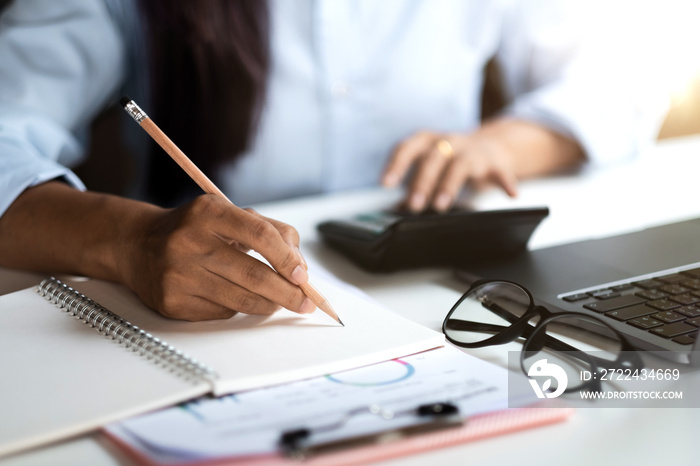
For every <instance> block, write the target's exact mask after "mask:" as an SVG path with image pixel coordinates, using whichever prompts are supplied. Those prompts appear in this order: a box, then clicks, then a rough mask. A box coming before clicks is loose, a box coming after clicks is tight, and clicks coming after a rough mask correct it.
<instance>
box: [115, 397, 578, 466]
mask: <svg viewBox="0 0 700 466" xmlns="http://www.w3.org/2000/svg"><path fill="white" fill-rule="evenodd" d="M574 411H575V410H574V408H571V407H566V406H563V405H562V406H561V407H551V405H549V407H541V406H538V405H534V406H529V407H523V408H509V409H507V410H503V411H496V412H492V413H486V414H481V415H478V416H474V417H470V418H469V419H467V420H466V422H465V423H464V425H462V426H460V427H454V428H447V429H443V430H438V431H434V432H430V433H424V434H418V435H412V436H409V437H404V438H401V439H398V440H395V441H390V442H386V443H377V444H370V445H365V446H361V447H356V448H347V449H343V450H338V451H334V452H332V453H326V454H322V455H317V456H313V457H310V458H307V459H304V460H302V461H299V460H293V459H290V458H286V457H283V456H280V455H263V456H254V457H250V456H249V457H235V458H218V459H212V460H204V461H193V462H177V463H173V464H176V465H178V466H223V465H232V466H244V465H249V466H278V465H279V466H292V465H296V466H298V465H300V464H303V465H308V466H316V465H318V466H321V465H328V464H332V465H334V466H350V465H358V464H367V463H370V462H376V461H383V460H388V459H392V458H397V457H400V456H407V455H412V454H416V453H421V452H426V451H430V450H435V449H438V448H444V447H448V446H453V445H458V444H461V443H466V442H472V441H475V440H480V439H483V438H487V437H494V436H497V435H503V434H507V433H510V432H516V431H519V430H524V429H531V428H534V427H539V426H544V425H547V424H554V423H556V422H562V421H564V420H566V419H568V418H569V417H570V416H571V415H572V414H573V413H574ZM104 433H105V435H106V436H107V437H108V438H109V439H110V440H111V441H112V442H114V443H115V444H117V445H118V446H119V447H120V448H121V449H122V450H123V451H124V452H125V453H127V454H128V455H129V457H130V458H131V459H132V460H134V461H136V462H137V463H138V464H140V465H143V466H164V464H163V463H158V462H154V461H152V460H151V458H150V457H148V456H146V455H145V454H143V453H141V452H140V451H138V450H136V449H134V448H132V447H131V446H130V445H128V444H126V443H124V442H122V441H121V440H120V439H118V438H116V437H114V436H112V435H110V434H109V432H107V431H104Z"/></svg>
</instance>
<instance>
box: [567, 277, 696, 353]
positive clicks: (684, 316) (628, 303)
mask: <svg viewBox="0 0 700 466" xmlns="http://www.w3.org/2000/svg"><path fill="white" fill-rule="evenodd" d="M561 299H563V300H564V301H567V302H569V303H580V304H581V305H582V306H583V307H584V308H586V309H589V310H591V311H595V312H597V313H599V314H601V315H603V316H605V317H608V318H610V319H614V320H617V321H622V322H625V323H627V324H628V325H632V326H633V327H637V328H640V329H642V330H647V331H648V332H649V333H650V334H652V335H656V336H658V337H659V338H665V339H670V340H672V341H674V342H676V343H679V344H681V345H692V344H693V343H695V339H696V337H697V335H698V328H699V327H700V268H696V269H691V270H684V271H682V272H678V273H671V274H665V275H660V276H658V277H652V278H646V279H644V280H638V281H630V282H629V283H622V284H619V283H618V284H616V285H615V286H609V287H608V286H605V285H602V286H601V287H597V288H596V289H594V290H592V291H586V292H581V293H574V294H567V295H564V296H561Z"/></svg>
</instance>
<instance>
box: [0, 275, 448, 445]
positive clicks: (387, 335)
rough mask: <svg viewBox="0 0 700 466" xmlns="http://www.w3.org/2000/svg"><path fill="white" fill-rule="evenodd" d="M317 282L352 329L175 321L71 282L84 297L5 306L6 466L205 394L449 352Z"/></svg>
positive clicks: (107, 288) (106, 286)
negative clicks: (34, 450) (45, 447)
mask: <svg viewBox="0 0 700 466" xmlns="http://www.w3.org/2000/svg"><path fill="white" fill-rule="evenodd" d="M314 282H315V284H316V285H317V286H318V287H319V289H320V290H321V291H322V292H323V293H324V295H325V296H326V297H327V298H328V299H329V301H330V302H332V303H333V306H334V307H335V309H336V310H337V312H338V314H339V315H341V316H342V319H343V322H344V323H345V325H346V326H345V327H342V326H340V325H338V324H337V323H336V322H335V321H333V320H332V319H331V318H330V317H328V316H327V315H325V314H324V313H322V312H320V311H317V312H315V313H314V314H310V315H298V314H295V313H292V312H290V311H287V310H281V311H279V312H277V313H276V314H274V315H273V316H269V317H264V316H248V315H243V314H238V315H236V316H234V317H233V318H231V319H228V320H218V321H209V322H195V323H193V322H182V321H174V320H170V319H167V318H165V317H162V316H160V315H159V314H157V313H155V312H154V311H152V310H149V309H147V308H146V307H145V306H144V305H143V304H142V303H141V302H140V301H139V300H138V298H137V297H136V296H135V295H134V294H133V293H132V292H130V291H129V290H127V289H125V288H123V287H121V286H117V285H115V284H112V283H107V282H103V281H98V280H87V281H75V282H69V283H68V284H69V285H70V286H71V287H73V288H74V289H75V290H77V291H78V292H79V293H77V292H73V291H70V292H69V290H68V289H67V288H66V287H61V286H59V285H60V283H56V282H53V281H52V282H51V283H50V285H45V286H44V288H45V289H47V290H49V291H48V292H47V293H45V294H46V296H42V295H41V294H40V293H38V292H37V290H36V289H35V288H31V289H26V290H22V291H18V292H16V293H12V294H9V295H5V296H2V297H0V351H1V352H2V354H3V355H4V356H3V357H2V359H1V360H0V371H1V372H2V374H3V376H2V382H0V395H2V397H3V399H4V400H6V403H5V408H4V410H3V416H2V422H0V456H2V455H3V454H8V453H12V452H16V451H19V450H22V449H26V448H29V447H32V446H35V445H39V444H41V443H45V442H49V441H54V440H59V439H62V438H66V437H68V436H71V435H76V434H79V433H83V432H86V431H89V430H92V429H96V428H98V427H100V426H102V425H105V424H107V423H109V422H113V421H116V420H119V419H123V418H125V417H129V416H133V415H136V414H139V413H143V412H146V411H149V410H153V409H157V408H163V407H166V406H171V405H173V404H176V403H178V402H182V401H186V400H190V399H192V398H195V397H197V396H201V395H205V394H214V395H217V396H219V395H225V394H230V393H233V392H240V391H243V390H250V389H255V388H260V387H266V386H271V385H275V384H281V383H287V382H292V381H296V380H301V379H304V378H310V377H318V376H322V375H324V374H329V373H333V372H337V371H342V370H347V369H351V368H357V367H360V366H365V365H368V364H373V363H376V362H380V361H386V360H389V359H392V358H396V357H401V356H405V355H409V354H414V353H417V352H420V351H424V350H427V349H430V348H435V347H437V346H441V345H442V344H443V341H444V340H443V336H442V335H441V334H439V333H438V332H435V331H432V330H429V329H427V328H425V327H422V326H420V325H418V324H415V323H413V322H411V321H409V320H407V319H404V318H402V317H400V316H398V315H396V314H394V313H392V312H390V311H388V310H386V309H384V308H382V306H380V305H379V304H377V303H376V302H374V301H372V300H370V299H369V298H367V297H366V296H365V295H363V294H362V293H360V292H358V291H357V290H355V289H353V288H352V287H349V286H348V285H346V284H343V283H341V282H338V281H337V280H336V279H334V278H333V277H325V278H323V279H319V277H317V276H316V275H314ZM47 298H52V299H51V301H49V300H47ZM88 298H91V299H92V300H94V302H96V303H99V304H100V305H101V306H97V305H96V304H94V302H93V301H91V300H88ZM61 306H62V307H64V309H63V310H62V309H59V307H61ZM74 314H75V315H74ZM127 321H128V322H127ZM175 363H177V364H175ZM201 368H204V369H205V370H200V369H201Z"/></svg>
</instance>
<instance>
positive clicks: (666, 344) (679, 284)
mask: <svg viewBox="0 0 700 466" xmlns="http://www.w3.org/2000/svg"><path fill="white" fill-rule="evenodd" d="M457 276H458V277H460V278H461V279H464V280H466V281H468V282H471V281H473V280H475V279H476V278H492V279H507V280H512V281H514V282H517V283H520V284H521V285H523V286H525V287H526V288H527V289H529V290H530V291H531V292H532V294H533V296H534V297H535V299H536V301H537V302H538V303H539V304H542V305H544V306H546V307H547V308H549V309H550V310H552V311H557V310H560V311H573V312H582V313H585V314H590V315H595V316H596V317H599V318H601V319H603V320H605V321H606V322H607V323H608V324H610V325H611V326H612V327H613V328H615V329H617V330H618V331H620V332H621V333H623V334H624V335H626V336H627V337H628V338H629V340H630V342H631V343H632V344H633V345H635V347H637V348H639V349H643V350H649V351H660V352H661V353H659V355H662V356H663V357H666V358H668V359H671V360H673V361H676V362H680V363H689V364H691V365H693V366H700V345H699V344H698V343H697V341H698V328H699V327H700V218H698V219H693V220H687V221H682V222H677V223H672V224H666V225H662V226H657V227H652V228H647V229H645V230H640V231H636V232H632V233H625V234H622V235H617V236H611V237H607V238H602V239H594V240H587V241H580V242H575V243H569V244H564V245H560V246H554V247H550V248H544V249H538V250H535V251H529V252H525V253H522V254H520V255H518V256H516V257H511V258H509V259H506V260H499V261H493V262H489V263H482V264H476V265H470V266H469V267H468V270H460V271H457Z"/></svg>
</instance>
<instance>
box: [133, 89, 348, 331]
mask: <svg viewBox="0 0 700 466" xmlns="http://www.w3.org/2000/svg"><path fill="white" fill-rule="evenodd" d="M119 103H120V104H121V105H122V107H124V110H126V112H127V113H128V114H129V115H131V117H132V118H133V119H134V120H135V121H136V123H138V124H139V125H140V126H141V128H143V129H144V130H145V131H146V132H147V133H148V134H149V135H150V136H151V137H152V138H153V140H154V141H156V142H157V143H158V145H159V146H160V147H161V148H162V149H163V150H164V151H165V152H167V153H168V155H169V156H170V157H172V159H173V160H174V161H175V162H176V163H177V164H178V165H180V168H182V169H183V170H185V172H186V173H187V174H188V175H189V176H190V178H192V179H193V180H194V182H195V183H197V184H198V185H199V187H200V188H202V189H203V190H204V192H206V193H208V194H214V195H216V196H219V197H221V198H223V199H226V200H227V201H229V202H231V200H230V199H229V198H228V197H226V195H225V194H224V193H223V192H222V191H221V190H220V189H219V188H218V187H217V186H216V185H215V184H214V183H213V182H212V181H211V180H210V179H209V178H207V176H206V175H205V174H204V173H202V171H201V170H200V169H199V168H198V167H197V166H196V165H195V164H194V163H193V162H192V161H191V160H190V159H189V157H187V156H186V155H185V153H184V152H182V151H181V150H180V148H179V147H177V146H176V145H175V143H174V142H173V141H171V140H170V138H169V137H168V136H167V135H166V134H165V133H164V132H163V131H162V130H161V129H160V128H158V126H157V125H156V124H155V123H154V122H153V120H151V119H150V118H149V117H148V115H147V114H146V112H144V111H143V110H142V109H141V107H139V106H138V105H137V104H136V102H134V101H133V100H131V99H130V98H129V97H126V96H124V97H122V98H121V99H119ZM231 204H233V202H231ZM299 288H301V290H302V291H303V292H304V294H305V295H306V296H307V297H308V298H309V299H310V300H311V301H312V302H313V303H314V304H315V305H316V307H318V308H319V309H320V310H322V311H323V312H325V313H326V314H328V315H329V316H330V317H332V318H333V319H334V320H335V321H337V322H338V323H339V324H340V325H342V326H343V327H345V324H343V321H341V320H340V318H339V317H338V314H336V313H335V311H334V310H333V307H332V306H331V304H330V303H329V302H328V300H327V299H326V298H325V297H324V296H323V295H322V294H321V293H319V291H318V290H317V289H316V288H315V287H314V286H313V285H312V284H311V283H310V282H306V283H304V284H303V285H299Z"/></svg>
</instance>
